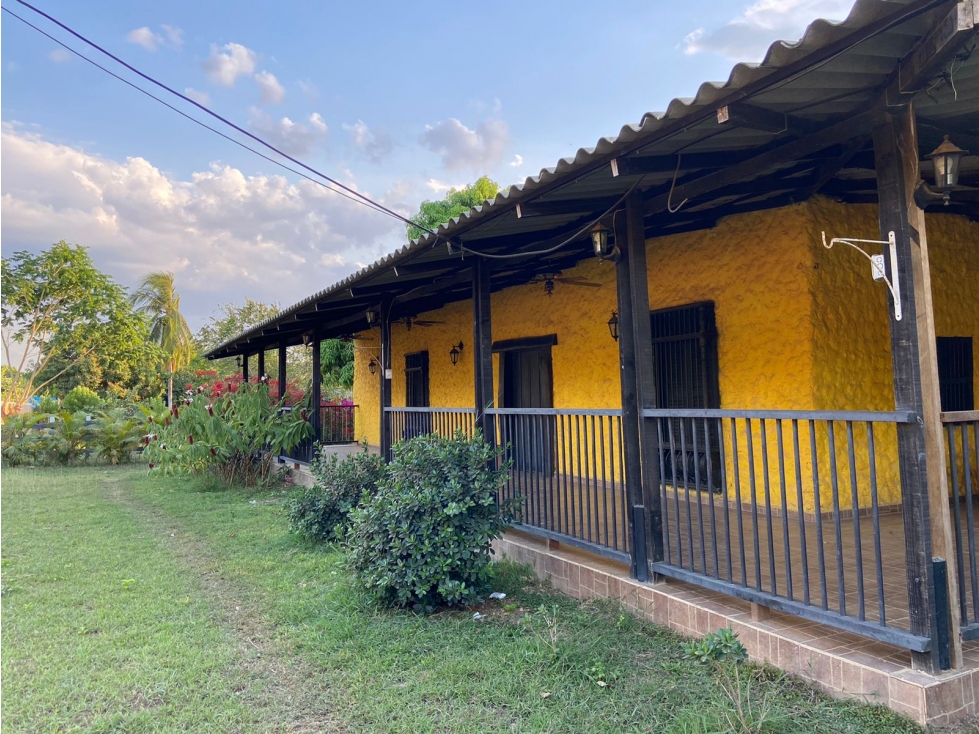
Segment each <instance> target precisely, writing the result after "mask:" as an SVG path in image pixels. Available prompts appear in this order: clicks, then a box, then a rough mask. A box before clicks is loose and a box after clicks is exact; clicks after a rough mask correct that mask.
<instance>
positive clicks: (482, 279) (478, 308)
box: [472, 257, 496, 446]
mask: <svg viewBox="0 0 979 734" xmlns="http://www.w3.org/2000/svg"><path fill="white" fill-rule="evenodd" d="M490 275H491V266H490V263H489V262H488V261H487V260H486V259H485V258H481V257H477V258H476V261H475V262H474V263H473V266H472V283H473V350H474V351H473V379H474V386H475V401H476V427H477V428H479V429H480V430H481V431H482V432H483V439H484V440H485V441H486V442H487V443H489V444H490V445H491V446H493V445H495V444H496V435H495V434H496V430H495V428H496V422H495V419H494V417H493V416H492V415H487V414H486V413H485V412H484V411H485V410H486V409H487V408H492V407H493V406H494V404H495V401H494V395H493V320H492V315H491V314H490Z"/></svg>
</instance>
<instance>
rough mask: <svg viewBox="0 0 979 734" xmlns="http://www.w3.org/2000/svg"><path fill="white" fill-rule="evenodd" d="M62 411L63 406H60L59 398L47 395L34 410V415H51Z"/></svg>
mask: <svg viewBox="0 0 979 734" xmlns="http://www.w3.org/2000/svg"><path fill="white" fill-rule="evenodd" d="M59 410H61V406H60V405H58V398H55V397H52V396H51V395H45V396H44V397H42V398H41V399H40V401H38V404H37V407H36V408H34V414H35V415H40V414H42V413H43V414H50V413H57V412H58V411H59Z"/></svg>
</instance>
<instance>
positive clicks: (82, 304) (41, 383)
mask: <svg viewBox="0 0 979 734" xmlns="http://www.w3.org/2000/svg"><path fill="white" fill-rule="evenodd" d="M0 290H2V293H3V295H2V309H3V319H2V339H3V357H4V360H5V362H6V363H7V367H6V369H5V370H4V388H5V389H4V390H3V398H2V407H0V412H2V417H3V418H4V419H6V418H7V416H9V415H11V414H14V413H18V412H20V411H21V410H22V408H23V405H24V404H25V403H26V402H27V401H28V400H29V399H30V398H32V397H34V396H35V395H38V394H40V393H41V392H42V391H44V390H45V389H46V388H48V387H49V386H51V385H52V384H53V383H55V382H56V381H57V380H58V379H59V378H61V377H62V376H63V375H65V374H68V373H69V372H70V371H71V370H74V369H77V368H78V367H79V366H80V365H82V364H84V363H86V362H88V361H91V359H94V358H99V359H102V358H105V359H109V358H110V357H112V356H114V355H118V354H120V353H123V352H126V351H127V350H128V351H130V352H131V351H133V350H136V349H138V348H139V342H140V326H141V322H140V319H139V317H138V316H136V315H135V314H134V313H133V311H132V308H131V307H130V305H129V303H128V302H127V300H126V292H125V289H124V288H122V286H120V285H118V284H117V283H115V282H114V281H113V280H112V278H111V277H109V276H108V275H106V274H105V273H103V272H101V271H100V270H98V269H97V268H96V267H95V265H94V264H93V263H92V259H91V257H90V256H89V254H88V250H86V249H85V248H84V247H81V246H78V245H76V246H72V245H69V244H67V243H66V242H65V241H64V240H62V241H61V242H59V243H57V244H55V245H52V246H51V248H50V249H48V250H45V251H43V252H41V253H40V254H37V255H35V254H32V253H30V252H27V251H26V250H25V251H21V252H15V253H14V254H13V255H11V256H10V257H9V258H4V259H3V262H2V283H0Z"/></svg>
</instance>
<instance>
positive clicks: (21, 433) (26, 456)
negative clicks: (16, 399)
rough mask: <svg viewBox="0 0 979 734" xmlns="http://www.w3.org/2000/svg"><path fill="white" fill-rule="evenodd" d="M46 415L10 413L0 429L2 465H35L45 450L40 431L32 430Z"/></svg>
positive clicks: (45, 418)
mask: <svg viewBox="0 0 979 734" xmlns="http://www.w3.org/2000/svg"><path fill="white" fill-rule="evenodd" d="M42 420H47V416H44V415H40V414H39V413H36V412H35V413H23V414H21V415H12V416H10V417H9V418H7V420H6V421H5V422H4V424H3V428H2V429H0V456H2V458H3V465H4V466H21V465H25V464H27V465H35V464H38V463H39V459H40V457H41V455H42V453H43V452H44V451H45V450H46V442H45V441H44V440H43V436H42V433H41V432H40V431H36V430H32V429H33V428H34V426H35V425H37V424H38V423H39V422H40V421H42Z"/></svg>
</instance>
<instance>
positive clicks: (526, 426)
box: [500, 345, 555, 475]
mask: <svg viewBox="0 0 979 734" xmlns="http://www.w3.org/2000/svg"><path fill="white" fill-rule="evenodd" d="M552 384H553V383H552V366H551V347H550V345H546V346H527V347H524V348H512V349H507V350H506V351H502V352H501V353H500V407H502V408H553V407H554V395H553V387H552ZM501 434H502V439H503V442H504V445H506V444H509V446H510V449H509V452H510V453H509V455H510V457H511V458H512V459H513V468H514V469H515V470H517V471H528V472H541V473H543V474H546V475H550V474H551V473H552V471H553V455H554V451H553V443H554V437H555V425H554V416H553V415H541V414H527V415H524V414H522V415H509V416H505V417H504V419H503V421H502V426H501Z"/></svg>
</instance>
